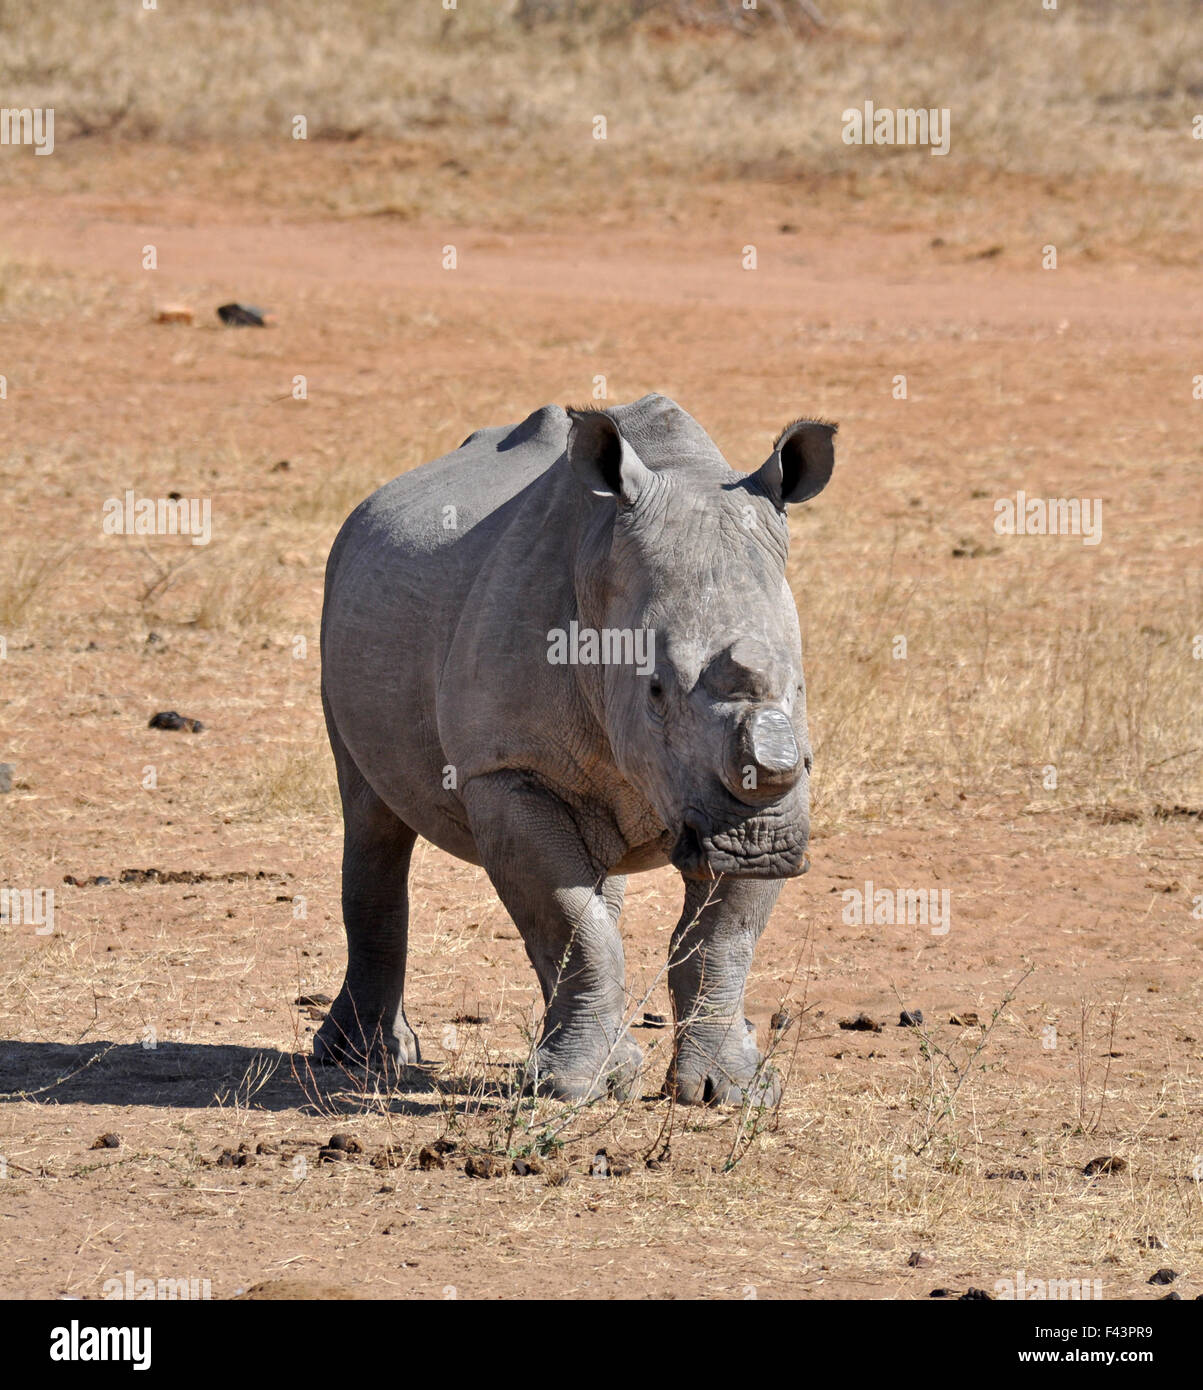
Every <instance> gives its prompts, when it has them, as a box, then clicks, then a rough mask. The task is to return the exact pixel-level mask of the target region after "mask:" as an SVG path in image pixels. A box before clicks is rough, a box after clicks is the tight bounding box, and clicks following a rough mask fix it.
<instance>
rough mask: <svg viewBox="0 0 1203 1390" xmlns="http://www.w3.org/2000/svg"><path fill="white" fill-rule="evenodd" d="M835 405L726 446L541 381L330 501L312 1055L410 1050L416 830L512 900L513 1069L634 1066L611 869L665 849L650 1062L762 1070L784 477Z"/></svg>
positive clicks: (792, 690)
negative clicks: (525, 1039) (334, 932)
mask: <svg viewBox="0 0 1203 1390" xmlns="http://www.w3.org/2000/svg"><path fill="white" fill-rule="evenodd" d="M833 435H834V427H833V426H829V425H825V424H822V423H821V422H813V421H799V422H796V423H795V424H794V425H792V426H790V427H789V428H788V429H787V430H786V431H784V432H783V434H782V436H781V437H780V438H779V440H778V442H777V445H776V446H775V448H774V450H773V453H772V455H771V456H770V457H769V459H768V461H767V462H766V463H765V464H764V465H763V467H762V468H761V469H760V470H759V471H758V472H757V473H754V474H750V475H745V474H740V473H737V472H734V471H733V470H731V469H730V468H729V466H728V465H727V464H726V462H725V461H724V460H723V458H722V456H721V454H720V453H719V451H718V449H717V448H716V447H715V445H714V444H713V442H712V441H711V440H710V439H709V437H708V436H707V435H706V433H705V432H704V431H703V430H702V428H701V427H700V426H699V425H698V424H697V422H696V421H694V420H693V419H692V418H691V417H690V416H689V415H687V414H686V413H685V412H684V411H683V410H681V409H680V407H678V406H677V405H675V404H674V403H673V402H672V401H670V400H668V399H666V398H665V397H663V396H646V397H644V398H643V399H642V400H639V401H636V402H634V403H632V404H630V405H623V406H615V407H612V408H610V409H607V410H605V411H594V410H588V411H565V410H563V409H561V408H560V407H559V406H545V407H543V408H542V409H540V410H537V411H535V412H534V413H533V414H532V415H530V416H529V417H528V418H527V419H526V420H524V421H523V422H522V423H521V424H519V425H512V426H506V427H502V428H497V429H485V430H480V431H478V432H477V433H475V434H473V435H471V436H469V438H468V439H467V440H465V442H464V443H463V444H462V445H461V446H460V447H459V448H458V449H456V450H455V451H454V452H452V453H450V454H447V455H445V456H444V457H443V458H440V459H437V460H435V461H434V462H433V463H429V464H426V465H425V466H423V467H421V468H418V469H415V470H413V471H412V472H410V473H406V474H403V475H402V476H401V477H399V478H397V479H395V480H394V481H393V482H391V483H388V484H387V485H386V486H384V487H382V488H381V489H380V490H379V491H378V492H376V493H374V494H373V495H372V496H371V497H370V498H368V499H367V500H366V501H365V502H363V503H362V504H361V505H360V506H359V507H358V508H357V509H356V510H355V512H353V513H352V515H351V516H350V517H349V518H348V520H347V521H346V523H345V524H344V526H343V528H342V530H341V532H340V533H339V535H338V538H337V539H336V541H335V543H334V546H333V549H332V550H331V554H330V559H329V564H328V566H327V572H326V594H325V603H324V608H323V615H322V698H323V704H324V707H325V713H326V722H327V728H328V730H329V735H330V742H331V745H332V748H333V752H334V758H335V762H336V765H337V770H338V782H339V790H340V793H341V797H342V804H343V816H344V852H343V917H344V922H345V925H346V932H347V944H348V965H347V973H346V979H345V981H344V984H343V987H342V990H341V992H340V993H339V995H338V998H337V999H336V1001H335V1003H334V1005H333V1007H332V1009H331V1011H330V1014H329V1017H328V1018H327V1019H326V1021H325V1022H324V1023H323V1025H322V1027H321V1029H320V1031H319V1033H318V1035H317V1037H316V1039H315V1044H314V1051H315V1056H316V1057H318V1058H319V1059H321V1060H326V1061H353V1062H362V1061H367V1062H369V1063H379V1062H381V1061H383V1062H385V1063H386V1064H387V1063H388V1062H389V1061H392V1062H399V1063H412V1062H416V1061H418V1060H420V1054H419V1049H418V1042H417V1039H416V1037H415V1035H414V1033H413V1030H412V1029H411V1028H410V1026H409V1024H408V1022H407V1021H406V1017H405V1009H404V1000H403V987H404V979H405V959H406V943H407V932H408V901H407V887H406V884H407V875H408V869H409V863H410V856H411V853H412V850H413V846H414V842H415V840H416V838H417V837H418V836H419V835H421V836H423V837H425V838H426V839H427V840H429V841H431V842H432V843H433V844H436V845H438V846H439V847H440V848H441V849H443V850H445V851H447V852H448V853H449V854H452V855H455V856H457V857H458V858H460V859H463V860H466V861H468V862H469V863H473V864H479V865H482V866H483V867H484V868H485V870H486V871H487V873H488V875H489V877H490V879H491V880H492V882H493V884H494V886H495V888H496V889H497V892H498V894H499V896H500V898H501V901H502V903H503V904H504V906H505V907H506V909H507V911H508V912H509V914H510V915H511V916H512V918H513V920H514V922H515V924H516V925H517V927H518V930H519V932H520V934H521V936H522V940H523V942H524V943H525V946H526V950H527V953H528V955H529V957H530V959H531V962H532V964H533V965H534V967H535V970H536V972H537V974H538V977H539V982H540V985H541V987H542V992H543V998H544V1004H545V1016H544V1023H543V1029H542V1034H541V1038H540V1041H539V1044H538V1049H537V1052H536V1053H535V1057H534V1064H533V1068H532V1075H531V1077H530V1080H531V1081H533V1082H534V1084H536V1085H537V1086H538V1087H539V1088H541V1089H543V1090H545V1091H548V1092H550V1093H551V1094H554V1095H557V1096H559V1097H562V1098H572V1099H579V1098H583V1097H592V1096H596V1095H598V1094H601V1093H603V1092H604V1091H605V1090H606V1089H607V1088H609V1089H612V1090H618V1091H622V1090H623V1089H625V1088H627V1087H629V1086H630V1085H631V1083H632V1082H633V1080H634V1078H635V1076H636V1075H637V1074H638V1071H639V1069H640V1065H641V1062H642V1054H641V1053H640V1051H639V1048H638V1047H637V1046H636V1045H635V1042H634V1040H633V1039H632V1038H631V1037H630V1035H629V1033H628V1032H627V1031H626V1021H627V1019H628V1011H629V1009H630V1008H631V1006H632V1004H631V1001H630V999H629V997H628V995H627V991H626V981H625V972H624V962H623V949H622V939H621V936H620V934H619V929H618V917H619V912H620V910H621V906H622V897H623V890H624V886H625V876H626V875H627V874H630V873H636V872H639V871H642V870H646V869H652V868H656V867H660V866H662V865H665V864H669V863H672V864H673V865H674V866H675V867H676V868H677V869H678V870H679V871H680V873H681V876H682V879H683V881H684V885H685V903H684V908H683V911H682V915H681V918H680V921H679V923H678V925H677V928H676V931H675V933H674V935H673V938H672V942H671V945H670V955H669V967H668V982H669V989H670V993H671V996H672V1001H673V1008H674V1014H675V1026H676V1032H675V1037H674V1055H673V1061H672V1063H671V1066H670V1071H669V1077H668V1081H667V1082H666V1085H667V1087H669V1088H670V1089H671V1091H672V1092H673V1093H674V1094H675V1095H676V1096H677V1097H678V1098H679V1099H680V1100H682V1101H685V1102H697V1103H735V1102H739V1101H741V1100H742V1099H744V1098H745V1097H748V1096H753V1097H755V1098H757V1099H768V1100H772V1099H773V1098H774V1097H775V1095H776V1094H777V1083H776V1080H775V1078H773V1077H772V1075H771V1074H768V1073H767V1069H765V1068H764V1067H763V1066H762V1059H761V1056H760V1054H759V1052H758V1051H757V1050H756V1047H755V1044H754V1041H753V1039H752V1037H751V1036H750V1034H749V1030H748V1029H747V1027H746V1026H745V1020H744V1007H743V994H744V982H745V979H746V976H747V972H748V968H749V965H750V963H751V959H752V952H753V949H754V947H755V944H756V941H757V938H758V937H759V935H760V933H761V931H762V930H763V928H764V926H765V923H766V922H767V920H768V916H769V913H770V911H771V910H772V907H773V904H774V902H775V901H776V898H777V895H778V892H779V891H780V887H781V881H782V879H784V878H786V877H789V876H791V875H794V874H798V873H801V872H804V870H805V867H806V859H805V851H806V844H807V839H808V835H809V824H808V776H809V771H810V751H809V744H808V739H807V731H806V711H805V695H804V688H803V681H802V665H801V649H800V640H799V633H798V622H797V614H796V610H795V608H794V603H793V599H792V597H791V595H790V591H789V588H788V585H787V583H786V580H785V557H786V550H787V546H788V528H787V526H786V521H785V506H786V504H787V503H789V502H793V501H800V500H804V499H805V498H806V497H809V496H812V495H813V494H814V493H815V492H817V491H818V490H819V489H820V488H821V487H822V486H823V485H824V484H825V483H826V481H827V478H828V477H829V476H830V473H831V466H832V457H833V455H832V437H833Z"/></svg>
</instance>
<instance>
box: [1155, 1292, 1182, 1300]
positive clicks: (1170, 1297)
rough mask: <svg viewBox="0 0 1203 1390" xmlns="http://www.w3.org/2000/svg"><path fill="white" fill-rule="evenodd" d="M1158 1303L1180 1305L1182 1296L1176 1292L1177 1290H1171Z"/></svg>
mask: <svg viewBox="0 0 1203 1390" xmlns="http://www.w3.org/2000/svg"><path fill="white" fill-rule="evenodd" d="M1158 1301H1159V1302H1160V1303H1181V1302H1182V1295H1181V1294H1180V1293H1179V1292H1178V1290H1177V1289H1171V1290H1170V1291H1169V1293H1167V1294H1165V1295H1164V1296H1163V1297H1162V1298H1160V1299H1159V1300H1158Z"/></svg>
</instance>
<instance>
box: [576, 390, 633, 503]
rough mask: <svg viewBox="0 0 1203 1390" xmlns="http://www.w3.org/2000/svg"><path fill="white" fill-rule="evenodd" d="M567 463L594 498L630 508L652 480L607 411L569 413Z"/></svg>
mask: <svg viewBox="0 0 1203 1390" xmlns="http://www.w3.org/2000/svg"><path fill="white" fill-rule="evenodd" d="M568 418H569V420H570V421H571V423H570V425H569V427H568V449H567V453H568V462H569V464H570V465H571V467H572V471H573V472H574V473H575V474H576V476H577V477H578V478H579V479H580V481H581V482H582V483H583V484H584V486H585V487H586V488H588V490H589V491H590V492H591V493H592V494H593V495H594V497H615V498H617V499H618V500H619V501H620V502H623V503H625V504H626V505H627V506H631V505H633V504H634V503H635V501H636V500H637V499H638V497H639V494H640V492H642V491H643V489H644V487H645V486H646V485H647V483H648V482H649V481H650V479H651V476H652V475H651V473H650V472H649V471H648V468H647V466H646V465H645V464H644V463H643V461H642V460H641V459H640V457H639V455H638V454H637V453H636V452H635V450H634V449H632V448H631V446H630V445H629V444H628V443H627V441H626V440H625V439H624V438H623V437H622V432H621V431H620V430H619V428H618V426H617V424H615V422H614V420H613V419H612V418H611V417H610V416H609V415H607V414H606V413H605V411H604V410H569V411H568Z"/></svg>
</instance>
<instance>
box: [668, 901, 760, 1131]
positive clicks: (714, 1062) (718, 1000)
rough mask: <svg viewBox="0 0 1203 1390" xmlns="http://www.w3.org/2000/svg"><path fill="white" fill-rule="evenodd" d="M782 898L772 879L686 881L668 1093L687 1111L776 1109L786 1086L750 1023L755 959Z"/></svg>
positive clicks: (676, 941)
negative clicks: (747, 1001) (748, 1000)
mask: <svg viewBox="0 0 1203 1390" xmlns="http://www.w3.org/2000/svg"><path fill="white" fill-rule="evenodd" d="M780 892H781V884H780V882H779V881H778V882H774V881H773V880H771V879H752V878H730V877H720V878H717V879H713V880H710V881H708V882H704V881H700V880H695V879H686V880H685V909H684V911H683V912H682V914H681V920H680V921H679V922H678V923H677V928H676V931H674V933H673V939H672V947H671V952H670V955H669V962H668V988H669V993H670V994H671V995H672V1002H673V1016H674V1018H675V1021H676V1036H675V1040H674V1050H673V1061H672V1065H671V1066H670V1068H669V1073H668V1080H667V1081H666V1082H665V1089H666V1091H668V1092H669V1093H670V1094H673V1095H675V1096H676V1098H677V1100H679V1101H681V1102H682V1103H683V1104H685V1105H741V1104H742V1103H743V1102H744V1101H745V1100H751V1101H752V1102H753V1103H755V1104H761V1103H763V1104H766V1105H775V1104H776V1103H777V1101H778V1100H779V1099H780V1096H781V1086H780V1082H779V1081H778V1079H777V1076H776V1074H775V1073H774V1072H772V1071H771V1070H769V1069H768V1068H766V1066H765V1064H764V1058H763V1057H762V1056H761V1054H760V1052H759V1051H758V1050H757V1048H756V1044H755V1042H754V1041H753V1038H752V1034H751V1033H750V1032H749V1031H748V1028H747V1025H746V1024H745V1022H744V985H745V983H746V981H747V978H748V970H749V968H750V967H751V964H752V953H753V952H754V951H755V949H756V942H757V941H758V940H759V939H760V934H761V932H762V931H763V930H764V927H765V923H766V922H767V921H768V920H769V914H770V913H771V912H772V910H773V904H774V903H775V902H776V901H777V896H778V894H779V893H780Z"/></svg>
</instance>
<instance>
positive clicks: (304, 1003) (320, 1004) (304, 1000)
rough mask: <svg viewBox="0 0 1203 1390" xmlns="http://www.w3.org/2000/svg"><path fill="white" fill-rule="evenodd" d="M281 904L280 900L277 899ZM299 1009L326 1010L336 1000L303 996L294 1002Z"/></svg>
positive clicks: (323, 995)
mask: <svg viewBox="0 0 1203 1390" xmlns="http://www.w3.org/2000/svg"><path fill="white" fill-rule="evenodd" d="M276 901H277V902H279V898H277V899H276ZM292 1002H293V1003H294V1004H295V1005H296V1006H297V1008H298V1009H324V1008H326V1007H328V1006H329V1005H330V1004H333V1003H334V1000H333V999H331V998H330V996H329V995H328V994H301V995H298V996H297V998H296V999H294V1000H293V1001H292Z"/></svg>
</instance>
